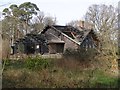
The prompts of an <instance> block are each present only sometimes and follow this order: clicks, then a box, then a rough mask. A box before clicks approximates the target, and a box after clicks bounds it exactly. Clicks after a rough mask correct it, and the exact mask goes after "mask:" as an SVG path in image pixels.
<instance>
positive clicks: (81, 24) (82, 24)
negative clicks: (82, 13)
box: [80, 20, 85, 28]
mask: <svg viewBox="0 0 120 90" xmlns="http://www.w3.org/2000/svg"><path fill="white" fill-rule="evenodd" d="M84 24H85V22H84V21H82V20H80V27H81V28H84V27H85V25H84Z"/></svg>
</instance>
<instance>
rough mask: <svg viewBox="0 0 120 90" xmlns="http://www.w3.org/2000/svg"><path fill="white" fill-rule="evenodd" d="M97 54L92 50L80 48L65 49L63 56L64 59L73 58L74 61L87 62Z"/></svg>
mask: <svg viewBox="0 0 120 90" xmlns="http://www.w3.org/2000/svg"><path fill="white" fill-rule="evenodd" d="M97 54H98V52H97V50H96V49H94V48H89V49H87V50H86V49H84V48H80V49H78V50H73V49H67V50H66V51H65V53H64V54H63V57H65V58H75V59H76V60H88V59H93V58H94V57H95V56H96V55H97Z"/></svg>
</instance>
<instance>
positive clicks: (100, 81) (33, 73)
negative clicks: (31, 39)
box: [3, 57, 118, 88]
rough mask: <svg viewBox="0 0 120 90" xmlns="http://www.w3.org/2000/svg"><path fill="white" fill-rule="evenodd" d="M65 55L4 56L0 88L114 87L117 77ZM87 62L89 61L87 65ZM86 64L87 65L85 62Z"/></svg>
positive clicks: (116, 85) (116, 83)
mask: <svg viewBox="0 0 120 90" xmlns="http://www.w3.org/2000/svg"><path fill="white" fill-rule="evenodd" d="M85 64H86V63H85V62H83V64H81V63H80V62H78V61H76V60H75V61H73V60H65V59H50V58H49V59H44V58H41V57H36V58H27V60H17V61H13V60H7V62H6V65H5V69H4V72H3V88H23V87H24V88H78V87H79V88H116V87H118V78H115V77H112V76H109V75H106V74H105V73H104V72H103V71H101V70H99V69H90V68H88V67H85V66H82V65H85ZM87 66H89V65H87ZM89 67H90V66H89Z"/></svg>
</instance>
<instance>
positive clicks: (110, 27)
mask: <svg viewBox="0 0 120 90" xmlns="http://www.w3.org/2000/svg"><path fill="white" fill-rule="evenodd" d="M85 20H86V21H87V22H89V23H91V24H92V25H93V28H94V30H96V32H97V33H98V36H99V39H100V41H101V45H102V46H101V47H102V49H103V48H104V49H109V50H111V51H112V52H114V50H113V46H114V45H115V44H116V43H117V11H116V9H115V8H114V7H113V6H112V5H110V6H107V5H104V4H103V5H92V6H90V7H89V10H88V11H87V13H86V15H85ZM114 47H115V46H114ZM105 51H106V50H105ZM114 54H115V52H114Z"/></svg>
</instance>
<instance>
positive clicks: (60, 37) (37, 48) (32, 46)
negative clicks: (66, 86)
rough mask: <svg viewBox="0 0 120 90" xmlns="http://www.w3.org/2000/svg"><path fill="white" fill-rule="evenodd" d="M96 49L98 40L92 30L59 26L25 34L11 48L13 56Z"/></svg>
mask: <svg viewBox="0 0 120 90" xmlns="http://www.w3.org/2000/svg"><path fill="white" fill-rule="evenodd" d="M96 47H99V40H98V38H97V36H96V34H95V32H94V31H93V30H92V29H85V28H74V27H72V26H59V25H52V26H49V25H48V26H46V27H45V28H44V29H43V31H41V32H39V33H38V34H27V35H26V36H25V37H24V38H20V39H19V40H17V41H15V43H14V46H12V48H13V54H15V53H25V54H34V53H40V54H45V53H49V54H56V53H63V52H64V51H65V50H66V49H68V48H71V49H75V50H76V49H79V48H85V49H86V48H96Z"/></svg>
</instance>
